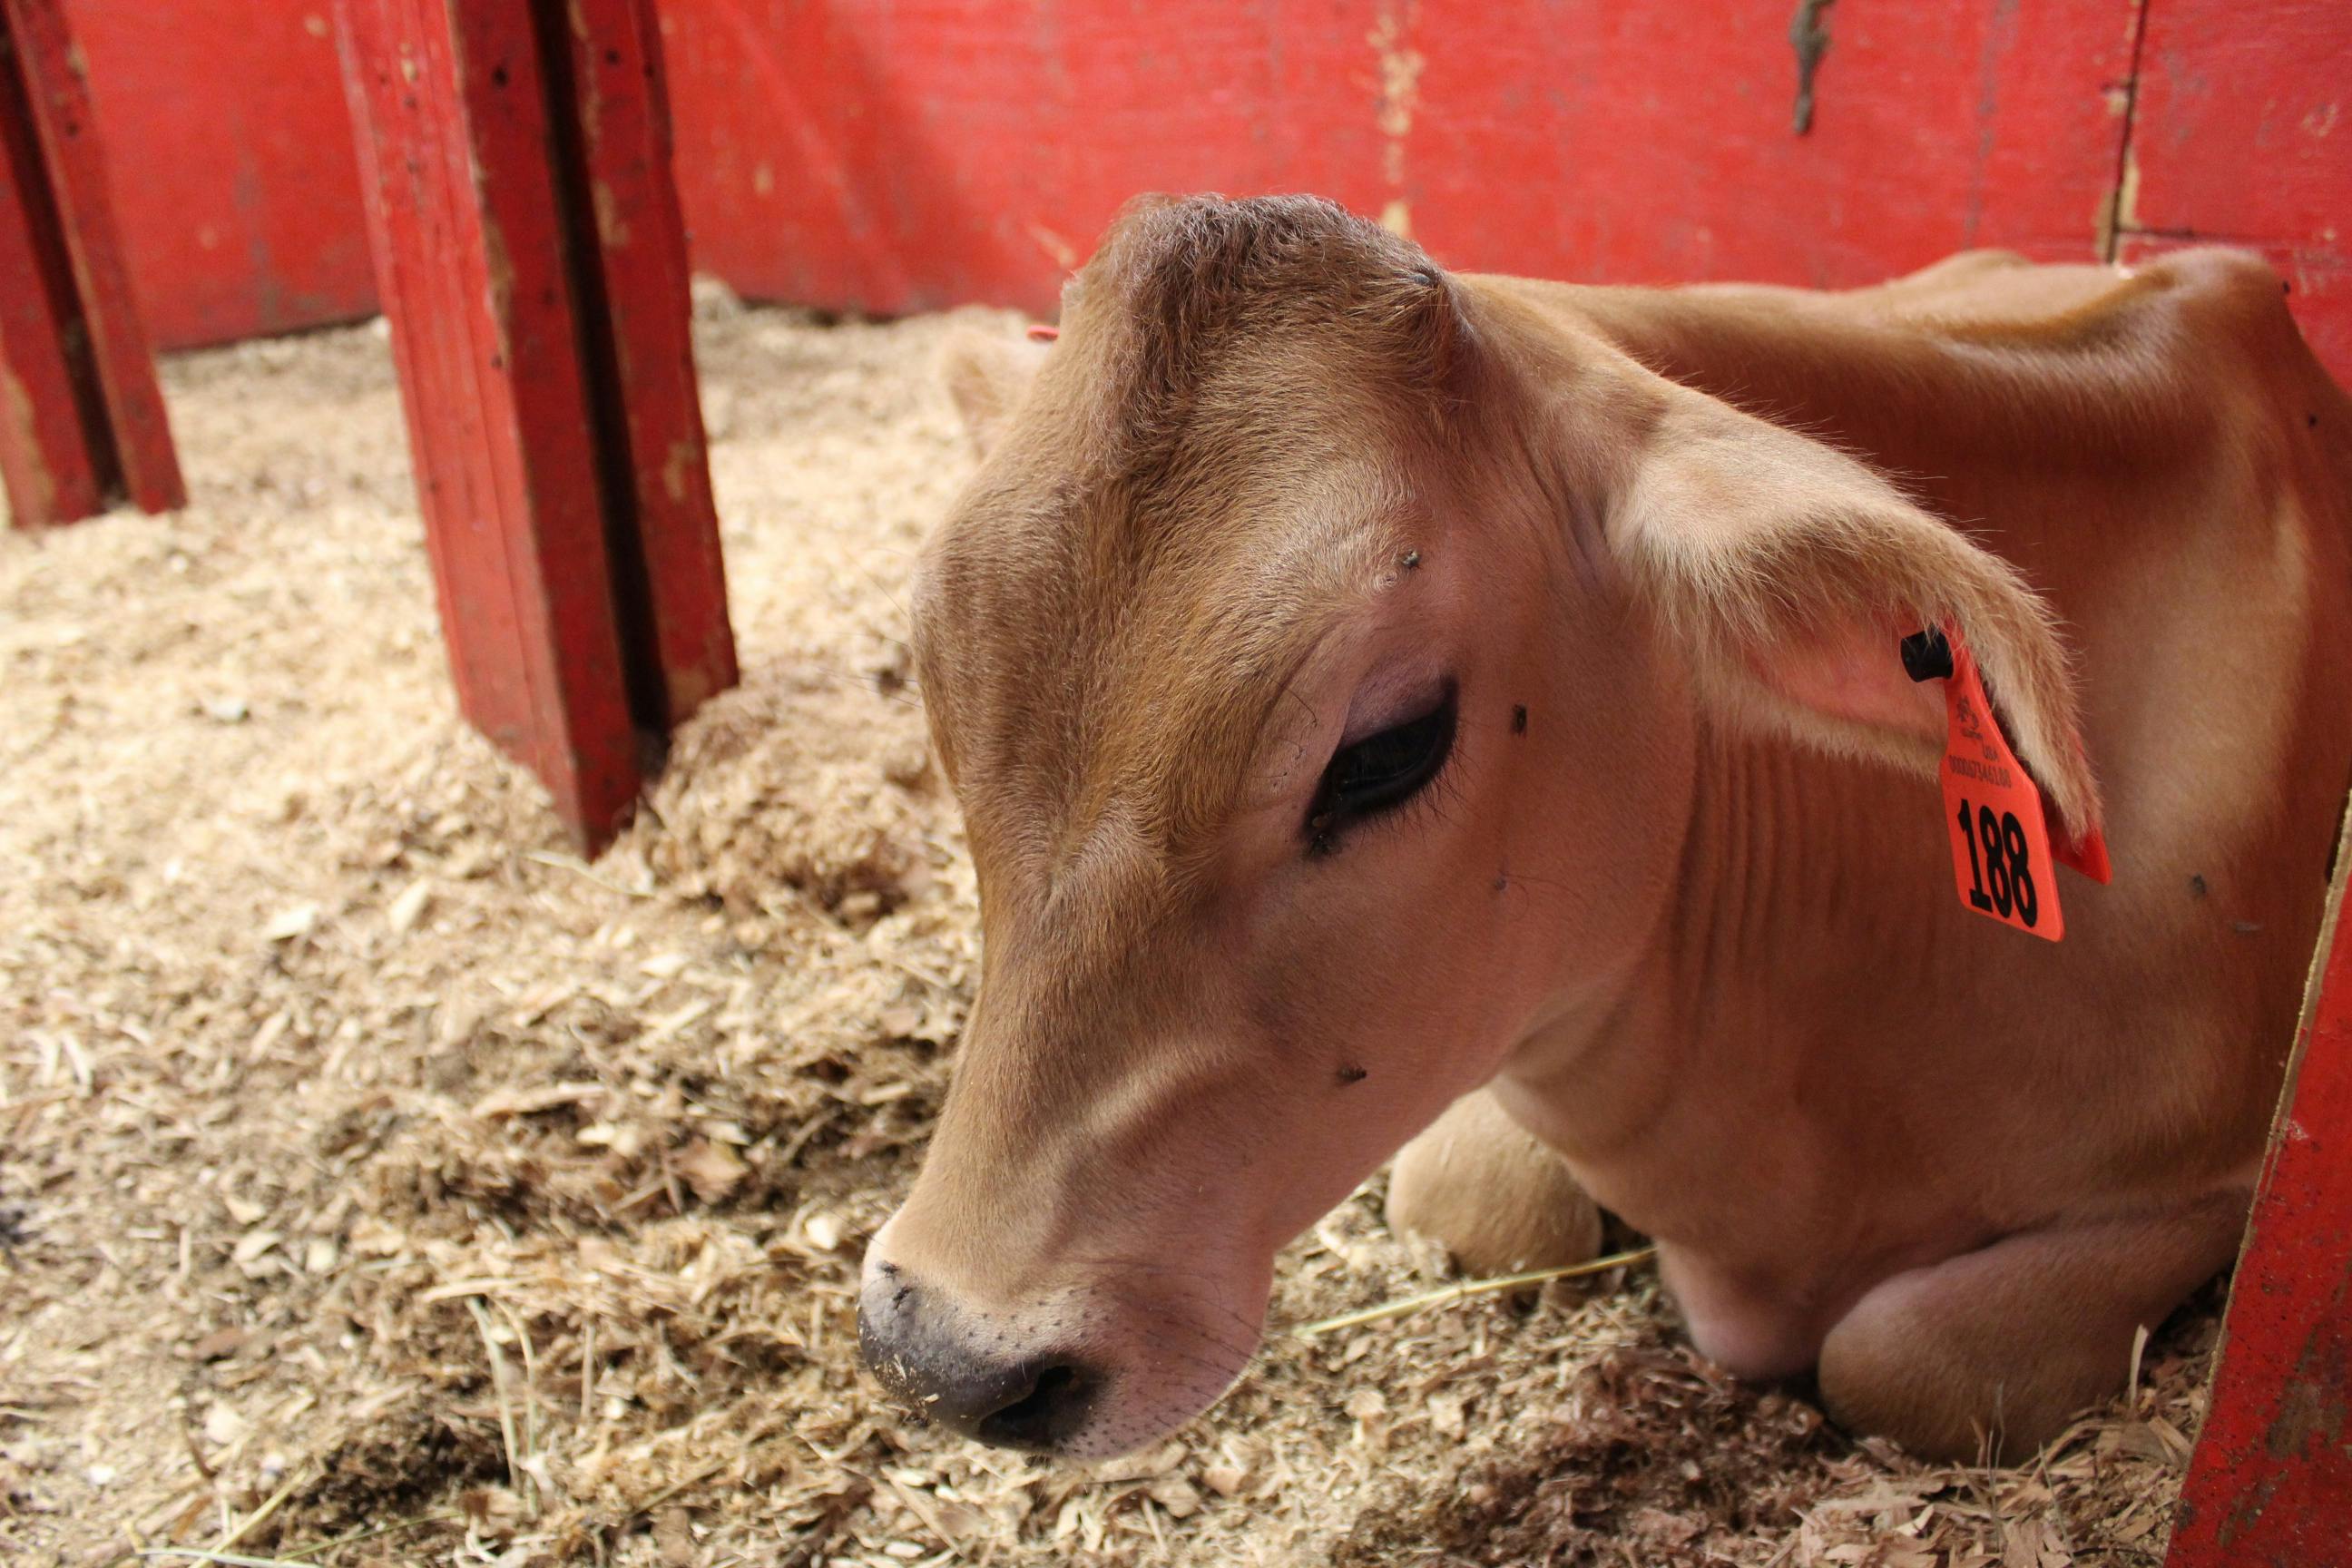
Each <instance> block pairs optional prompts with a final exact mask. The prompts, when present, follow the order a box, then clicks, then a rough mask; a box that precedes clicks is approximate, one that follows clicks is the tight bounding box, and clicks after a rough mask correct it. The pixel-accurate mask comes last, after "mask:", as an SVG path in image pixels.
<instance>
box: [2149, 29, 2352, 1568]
mask: <svg viewBox="0 0 2352 1568" xmlns="http://www.w3.org/2000/svg"><path fill="white" fill-rule="evenodd" d="M2137 81H2138V91H2137V97H2136V101H2135V104H2134V109H2133V113H2132V117H2131V121H2132V129H2131V140H2130V145H2129V147H2128V149H2127V150H2126V155H2125V159H2124V164H2123V174H2122V177H2121V182H2120V191H2119V197H2120V199H2119V202H2118V207H2119V216H2120V221H2121V226H2122V231H2123V245H2122V254H2123V258H2124V259H2126V260H2130V259H2132V258H2137V257H2141V256H2147V255H2151V254H2154V253H2156V252H2158V251H2160V250H2164V249H2168V248H2172V247H2177V246H2180V245H2184V244H2213V243H2223V244H2230V245H2244V246H2251V247H2254V248H2256V249H2259V250H2261V251H2262V252H2263V254H2264V255H2265V256H2267V257H2268V258H2270V260H2271V262H2272V264H2273V266H2275V267H2277V268H2278V269H2279V272H2280V274H2281V275H2282V276H2283V277H2284V278H2285V279H2286V280H2287V282H2288V283H2289V284H2290V285H2291V287H2292V288H2293V289H2294V293H2293V296H2292V302H2293V304H2294V310H2295V315H2296V318H2297V320H2298V321H2301V323H2302V325H2303V330H2304V333H2305V336H2307V337H2308V338H2309V339H2310V340H2311V342H2312V346H2313V347H2314V348H2315V349H2316V350H2317V351H2318V353H2319V356H2320V358H2321V359H2322V360H2323V361H2325V362H2326V363H2327V364H2328V365H2329V367H2330V368H2331V369H2333V370H2334V371H2335V373H2336V378H2337V379H2338V380H2339V381H2341V382H2344V383H2346V384H2352V5H2346V4H2344V0H2266V3H2265V4H2264V5H2261V6H2259V7H2248V6H2245V5H2236V4H2231V3H2229V0H2156V3H2155V4H2152V5H2150V6H2149V8H2148V12H2147V32H2146V36H2145V38H2144V39H2143V42H2142V44H2141V47H2140V50H2139V70H2138V73H2137ZM2347 1555H2352V1553H2347Z"/></svg>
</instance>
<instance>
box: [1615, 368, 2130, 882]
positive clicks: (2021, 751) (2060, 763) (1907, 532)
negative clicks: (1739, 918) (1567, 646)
mask: <svg viewBox="0 0 2352 1568" xmlns="http://www.w3.org/2000/svg"><path fill="white" fill-rule="evenodd" d="M1665 399H1666V400H1665V405H1664V409H1663V410H1662V412H1661V413H1660V415H1659V416H1658V418H1657V419H1656V420H1655V422H1654V423H1653V424H1652V425H1651V426H1649V428H1648V430H1647V431H1646V433H1645V435H1644V437H1643V440H1642V442H1641V446H1640V448H1639V451H1638V453H1637V455H1636V457H1635V458H1634V460H1633V465H1632V467H1631V468H1630V471H1629V472H1628V473H1627V475H1626V476H1625V478H1624V479H1623V481H1622V483H1621V484H1620V486H1619V487H1618V489H1617V493H1616V494H1615V496H1614V497H1613V498H1612V505H1611V507H1610V509H1609V512H1608V528H1609V531H1610V539H1611V544H1612V552H1613V553H1615V554H1616V555H1617V556H1618V558H1619V559H1620V560H1621V561H1622V563H1624V565H1625V568H1626V571H1627V574H1628V575H1629V577H1630V578H1631V579H1632V580H1633V584H1635V588H1636V592H1637V593H1639V594H1641V595H1643V597H1644V598H1645V599H1647V600H1648V601H1649V602H1650V604H1651V605H1653V607H1654V610H1655V611H1656V613H1657V616H1658V618H1659V621H1660V624H1661V625H1662V626H1663V627H1664V629H1665V632H1666V634H1667V635H1668V636H1669V637H1672V638H1673V639H1674V640H1675V641H1676V642H1677V643H1678V644H1679V645H1680V646H1682V647H1684V648H1685V649H1686V650H1687V651H1688V654H1689V657H1690V659H1691V662H1692V666H1693V668H1694V672H1695V674H1696V681H1697V687H1698V697H1699V700H1701V701H1702V702H1703V703H1706V705H1708V707H1709V708H1710V709H1711V710H1714V711H1716V712H1717V713H1718V714H1720V715H1722V716H1724V717H1726V718H1727V720H1729V721H1732V722H1735V723H1739V724H1744V725H1748V726H1750V727H1756V726H1762V727H1766V728H1776V729H1779V730H1781V731H1786V732H1789V733H1791V734H1794V735H1796V736H1797V737H1799V738H1801V739H1802V740H1804V741H1806V742H1811V743H1812V744H1814V745H1817V746H1820V747H1822V748H1823V749H1825V750H1830V751H1836V752H1858V753H1864V754H1868V755H1874V756H1878V757H1882V758H1885V759H1887V760H1890V761H1893V762H1895V763H1899V764H1902V765H1905V766H1907V767H1911V768H1914V769H1916V770H1921V771H1924V772H1926V773H1928V774H1930V775H1932V774H1933V773H1934V771H1935V769H1936V767H1937V759H1938V758H1939V757H1940V755H1941V753H1942V750H1943V746H1942V742H1943V738H1944V733H1945V725H1946V721H1945V712H1944V700H1943V688H1942V685H1941V683H1940V682H1933V681H1930V682H1926V683H1915V682H1914V681H1913V680H1912V679H1911V678H1910V677H1909V675H1908V674H1906V671H1905V669H1904V666H1903V660H1902V657H1901V652H1900V645H1901V640H1902V639H1903V638H1904V637H1906V636H1907V635H1909V634H1910V633H1913V632H1916V631H1919V630H1922V629H1923V628H1927V627H1931V626H1947V625H1949V626H1957V627H1958V630H1959V632H1960V635H1961V636H1962V637H1963V638H1964V639H1965V640H1966V642H1967V644H1968V646H1969V649H1970V651H1971V652H1973V653H1974V655H1975V656H1976V661H1977V666H1978V669H1979V673H1980V674H1981V676H1982V678H1983V679H1984V682H1985V687H1986V689H1987V693H1988V694H1989V695H1990V697H1991V699H1992V700H1993V705H1994V708H1995V709H1996V710H1997V711H1998V712H1999V713H2000V718H2001V722H2002V725H2003V727H2004V728H2005V730H2006V731H2007V732H2008V734H2009V738H2010V741H2011V744H2012V745H2013V746H2014V747H2015V749H2016V752H2017V754H2018V758H2019V760H2020V761H2021V762H2023V763H2024V764H2025V766H2026V768H2027V770H2028V771H2029V772H2031V773H2032V775H2033V777H2034V780H2035V782H2036V783H2038V784H2040V785H2041V786H2042V795H2043V799H2044V801H2045V803H2046V805H2047V806H2048V808H2049V810H2050V812H2051V814H2052V815H2053V817H2054V818H2055V819H2056V820H2057V822H2058V824H2059V825H2060V826H2061V827H2062V828H2063V830H2064V831H2065V833H2066V834H2067V836H2068V837H2070V838H2073V839H2074V840H2077V841H2080V840H2081V839H2083V838H2084V837H2086V836H2087V835H2088V834H2089V833H2090V832H2092V831H2093V830H2095V829H2096V828H2098V827H2099V826H2100V812H2101V808H2100V803H2099V794H2098V786H2097V783H2096V781H2095V779H2094V777H2093V775H2092V772H2091V766H2090V763H2089V760H2088V759H2087V758H2086V757H2085V755H2084V750H2083V743H2082V738H2081V732H2080V728H2079V721H2078V719H2077V710H2076V701H2075V691H2074V676H2073V672H2072V670H2071V668H2069V663H2068V659H2067V656H2066V652H2065V648H2064V647H2063V644H2062V643H2061V642H2060V640H2059V637H2058V632H2057V627H2056V625H2055V622H2054V619H2053V616H2052V615H2051V612H2050V610H2049V607H2048V606H2047V605H2044V604H2043V603H2042V600H2041V599H2040V598H2039V597H2037V596H2036V595H2034V594H2033V592H2032V590H2031V589H2030V588H2028V587H2027V586H2026V584H2025V583H2024V581H2023V579H2021V577H2020V576H2019V574H2018V573H2017V572H2016V570H2015V569H2014V568H2013V567H2011V565H2010V564H2009V563H2006V562H2004V561H2002V560H2001V559H2000V557H1998V556H1996V555H1994V554H1992V553H1991V552H1990V551H1987V550H1984V549H1981V548H1979V546H1977V545H1975V544H1972V543H1970V542H1969V541H1968V539H1967V538H1965V537H1964V536H1963V535H1962V534H1961V533H1960V532H1959V531H1958V530H1957V529H1956V528H1954V527H1952V526H1951V525H1949V524H1948V523H1945V522H1942V521H1937V519H1936V518H1934V517H1931V516H1929V515H1928V514H1927V512H1926V511H1924V510H1921V509H1920V508H1919V507H1917V506H1916V505H1914V504H1913V503H1912V502H1911V501H1909V500H1906V499H1905V497H1904V496H1903V495H1902V494H1901V492H1899V491H1898V490H1896V489H1895V487H1894V486H1893V485H1891V484H1889V483H1888V482H1887V481H1886V480H1885V479H1883V478H1881V477H1880V476H1879V475H1878V474H1876V473H1874V472H1873V471H1872V470H1871V469H1869V468H1865V467H1864V465H1862V464H1861V463H1859V462H1856V461H1855V460H1854V459H1853V458H1849V457H1847V456H1845V455H1844V454H1843V453H1841V452H1839V451H1837V450H1835V449H1834V448H1832V447H1830V446H1828V445H1826V444H1825V443H1823V442H1821V441H1818V440H1814V439H1812V438H1811V437H1804V436H1801V435H1797V434H1795V433H1793V432H1790V431H1788V430H1785V429H1782V428H1781V427H1780V426H1775V425H1771V424H1768V423H1766V422H1765V421H1763V420H1761V419H1757V418H1754V417H1751V416H1748V415H1745V414H1741V413H1739V412H1738V411H1737V410H1735V409H1733V408H1731V407H1729V406H1728V405H1725V404H1723V403H1721V402H1719V401H1717V399H1714V398H1711V397H1706V396H1704V395H1700V394H1697V393H1695V392H1692V391H1690V390H1688V389H1687V388H1684V387H1679V386H1669V387H1667V388H1666V389H1665Z"/></svg>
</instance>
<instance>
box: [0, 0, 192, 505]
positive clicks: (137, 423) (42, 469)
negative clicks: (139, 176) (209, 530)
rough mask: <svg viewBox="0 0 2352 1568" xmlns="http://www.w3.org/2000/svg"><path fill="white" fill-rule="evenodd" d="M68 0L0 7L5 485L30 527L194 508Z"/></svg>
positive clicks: (1, 442)
mask: <svg viewBox="0 0 2352 1568" xmlns="http://www.w3.org/2000/svg"><path fill="white" fill-rule="evenodd" d="M58 5H59V0H0V481H5V484H6V487H7V491H8V500H9V510H10V515H11V516H12V518H13V519H14V520H15V521H16V523H17V524H18V525H19V526H32V525H37V524H47V523H57V522H68V521H73V520H74V519H76V518H81V517H88V516H89V515H90V514H92V513H93V512H96V511H99V510H102V509H103V508H105V507H106V506H108V505H110V504H111V503H113V502H115V501H118V500H128V501H131V502H133V503H135V504H136V505H138V506H139V507H141V508H142V509H143V510H147V511H167V510H171V509H172V508H173V507H177V506H180V505H183V504H184V502H185V500H186V499H187V498H186V492H185V490H184V488H183V486H182V483H181V479H180V465H179V458H178V457H177V456H176V454H175V453H174V452H173V448H172V434H171V426H170V424H169V422H168V420H167V419H166V417H165V416H164V412H163V392H162V390H161V389H160V388H159V387H158V386H157V384H156V382H155V365H154V361H153V359H152V356H151V355H150V354H149V353H148V350H147V338H146V333H145V331H144V330H143V329H142V326H141V324H140V320H139V312H138V309H137V307H136V305H135V304H134V303H133V301H132V300H131V281H130V277H129V274H128V272H127V271H126V270H125V268H124V266H123V259H122V246H121V238H120V237H119V235H118V234H117V232H116V229H115V225H114V213H113V207H112V205H111V203H110V195H109V192H108V188H107V178H106V156H105V152H104V149H103V148H102V147H101V146H100V139H99V134H98V127H97V124H96V121H95V120H94V119H93V117H92V115H91V113H90V100H89V82H88V80H87V79H85V76H84V70H83V66H82V60H81V53H80V50H79V49H78V48H77V47H75V45H74V41H73V37H72V35H71V33H70V32H68V29H67V26H66V19H65V15H64V13H63V12H62V11H61V10H60V9H59V8H58Z"/></svg>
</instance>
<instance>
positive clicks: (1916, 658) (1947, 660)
mask: <svg viewBox="0 0 2352 1568" xmlns="http://www.w3.org/2000/svg"><path fill="white" fill-rule="evenodd" d="M1952 668H1953V667H1952V645H1951V644H1950V643H1948V642H1947V641H1945V640H1944V634H1943V631H1942V629H1941V628H1940V627H1937V626H1929V627H1927V629H1926V630H1924V631H1916V632H1913V633H1912V634H1911V635H1910V636H1909V637H1905V638H1904V639H1903V673H1904V674H1906V675H1907V676H1909V677H1910V678H1911V679H1912V680H1913V681H1914V682H1920V681H1928V680H1949V679H1951V678H1952Z"/></svg>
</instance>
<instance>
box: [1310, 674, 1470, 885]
mask: <svg viewBox="0 0 2352 1568" xmlns="http://www.w3.org/2000/svg"><path fill="white" fill-rule="evenodd" d="M1459 715H1460V705H1459V703H1458V702H1457V701H1456V700H1455V695H1454V687H1453V685H1452V684H1451V683H1448V684H1447V686H1446V688H1445V690H1444V693H1443V695H1441V696H1440V697H1439V698H1438V700H1437V702H1436V705H1435V706H1433V707H1432V708H1430V709H1429V710H1427V711H1426V712H1423V713H1421V714H1419V715H1417V716H1416V717H1414V718H1411V719H1408V720H1406V721H1404V722H1402V723H1401V724H1391V725H1390V726H1389V727H1388V728H1387V729H1385V730H1382V731H1380V732H1379V733H1377V734H1373V735H1367V736H1365V737H1364V738H1363V739H1362V740H1360V741H1357V742H1352V743H1351V744H1349V745H1345V746H1342V747H1340V748H1339V751H1338V752H1334V753H1333V754H1332V757H1331V761H1330V763H1328V765H1326V766H1325V768H1324V769H1323V778H1322V781H1321V782H1320V783H1319V784H1317V785H1316V786H1315V802H1314V805H1311V806H1309V807H1308V808H1307V853H1308V854H1310V855H1328V854H1329V853H1330V852H1331V851H1332V850H1333V849H1335V848H1337V847H1339V835H1340V834H1341V833H1342V832H1343V831H1345V830H1346V829H1347V828H1348V827H1349V826H1351V825H1352V824H1355V823H1358V822H1361V821H1364V820H1365V819H1366V818H1369V817H1374V816H1381V815H1382V814H1384V813H1387V812H1390V811H1393V810H1395V809H1396V808H1397V807H1399V806H1401V805H1404V804H1405V803H1406V802H1407V801H1409V800H1411V799H1412V798H1413V797H1414V796H1415V795H1419V794H1421V792H1422V791H1423V790H1424V789H1426V788H1427V787H1428V786H1429V783H1430V781H1431V780H1433V779H1434V778H1435V777H1436V776H1437V775H1438V773H1440V772H1441V771H1443V770H1444V766H1445V763H1446V759H1447V758H1449V757H1450V756H1452V755H1453V753H1454V730H1455V727H1456V724H1457V722H1458V720H1459Z"/></svg>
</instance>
